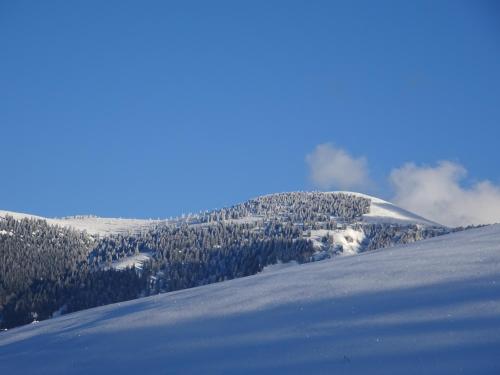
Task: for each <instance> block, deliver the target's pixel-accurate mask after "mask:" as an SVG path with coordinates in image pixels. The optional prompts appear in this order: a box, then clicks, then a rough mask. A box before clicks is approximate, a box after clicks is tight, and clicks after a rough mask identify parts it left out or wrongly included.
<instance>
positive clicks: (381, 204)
mask: <svg viewBox="0 0 500 375" xmlns="http://www.w3.org/2000/svg"><path fill="white" fill-rule="evenodd" d="M289 194H305V195H307V194H315V195H318V194H319V195H328V194H333V195H335V194H345V195H353V196H357V197H362V198H366V199H368V200H370V201H371V204H370V208H369V212H368V213H366V214H364V215H363V217H362V221H364V222H366V223H395V224H420V225H429V226H439V225H440V224H437V223H434V222H432V221H430V220H427V219H424V218H422V217H420V216H418V215H415V214H413V213H411V212H409V211H406V210H404V209H402V208H400V207H397V206H395V205H393V204H392V203H389V202H386V201H384V200H382V199H379V198H376V197H372V196H369V195H366V194H361V193H355V192H349V191H337V192H325V193H317V192H314V193H308V192H300V193H279V194H270V195H267V196H262V197H257V198H255V199H254V200H255V201H257V200H259V199H265V198H266V197H274V196H279V195H289ZM254 200H250V201H248V202H252V201H254ZM248 202H245V203H243V204H242V205H244V204H246V203H248ZM237 206H238V205H236V206H235V207H237ZM229 209H230V208H229ZM6 215H10V216H13V217H14V218H16V219H23V218H34V219H43V220H47V223H48V224H51V225H60V226H64V227H69V228H72V229H75V230H80V231H86V232H87V233H89V234H98V235H101V236H106V235H113V234H129V233H140V232H144V231H147V230H150V229H151V228H154V227H155V226H157V225H167V224H168V223H170V222H172V221H174V222H182V221H189V220H191V221H192V222H194V221H196V220H197V219H198V218H199V216H200V215H199V214H195V215H190V216H188V217H186V218H176V219H174V220H170V221H169V220H151V219H150V220H145V219H123V218H104V217H97V216H71V217H64V218H45V217H41V216H36V215H30V214H24V213H18V212H11V211H3V210H0V218H2V217H5V216H6ZM201 216H203V215H201ZM248 219H250V220H252V219H255V216H253V217H252V215H251V214H250V213H249V214H247V215H244V216H243V217H241V218H239V221H240V222H245V220H248Z"/></svg>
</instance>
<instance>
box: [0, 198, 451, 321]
mask: <svg viewBox="0 0 500 375" xmlns="http://www.w3.org/2000/svg"><path fill="white" fill-rule="evenodd" d="M21 219H22V220H21ZM75 229H76V230H75ZM82 229H83V231H82ZM450 231H451V229H449V228H445V227H442V226H439V225H437V224H434V223H431V222H429V221H427V220H425V219H422V218H420V217H418V216H416V215H413V214H411V213H408V212H406V211H404V210H401V209H399V208H397V207H396V206H393V205H391V204H390V203H388V202H384V201H382V200H379V199H376V198H373V197H369V196H366V195H362V194H357V193H350V192H292V193H278V194H270V195H265V196H261V197H257V198H255V199H251V200H248V201H246V202H243V203H240V204H236V205H234V206H231V207H226V208H222V209H218V210H212V211H206V212H200V213H198V214H190V215H186V216H183V217H180V218H176V219H171V220H169V221H148V220H127V219H105V218H95V217H88V216H78V217H72V218H62V219H47V220H45V219H43V218H39V217H35V216H30V215H24V214H13V215H11V214H9V213H7V212H3V213H1V214H0V259H1V260H2V261H1V262H0V328H12V327H15V326H19V325H22V324H28V323H30V322H32V321H33V320H34V319H37V320H45V319H48V318H51V317H52V316H53V315H54V314H55V315H57V314H60V313H69V312H74V311H78V310H82V309H85V308H90V307H95V306H101V305H104V304H108V303H113V302H119V301H124V300H128V299H134V298H137V297H139V296H147V295H152V294H157V293H164V292H171V291H175V290H180V289H185V288H192V287H196V286H200V285H205V284H210V283H215V282H219V281H224V280H230V279H234V278H239V277H243V276H249V275H254V274H256V273H259V272H261V271H262V270H263V269H264V268H266V267H267V268H269V266H272V265H275V264H277V263H289V262H295V263H298V264H302V263H308V262H313V261H320V260H324V259H327V258H331V257H337V256H348V255H353V254H357V253H360V252H365V251H371V250H374V249H378V248H384V247H391V246H395V245H399V244H405V243H411V242H415V241H419V240H422V239H425V238H429V237H434V236H439V235H442V234H446V233H449V232H450ZM95 234H99V235H98V236H96V235H95Z"/></svg>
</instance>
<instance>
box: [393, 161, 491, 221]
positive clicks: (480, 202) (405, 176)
mask: <svg viewBox="0 0 500 375" xmlns="http://www.w3.org/2000/svg"><path fill="white" fill-rule="evenodd" d="M466 175H467V171H466V170H465V168H464V167H463V166H461V165H460V164H457V163H453V162H449V161H443V162H440V163H438V164H437V166H435V167H429V166H424V167H419V166H416V165H415V164H413V163H409V164H406V165H404V166H403V167H401V168H399V169H394V170H393V171H392V173H391V175H390V181H391V183H392V184H393V186H394V188H395V193H396V195H395V197H394V199H393V202H394V203H396V204H398V205H400V206H401V207H404V208H406V209H408V210H410V211H413V212H415V213H417V214H420V215H422V216H424V217H426V218H428V219H431V220H434V221H436V222H438V223H441V224H445V225H449V226H459V225H467V224H489V223H494V222H500V187H499V186H495V185H494V184H492V183H491V182H489V181H481V182H479V183H476V184H474V185H473V186H471V187H469V188H465V187H463V186H461V184H460V182H461V181H462V180H463V179H464V178H465V176H466Z"/></svg>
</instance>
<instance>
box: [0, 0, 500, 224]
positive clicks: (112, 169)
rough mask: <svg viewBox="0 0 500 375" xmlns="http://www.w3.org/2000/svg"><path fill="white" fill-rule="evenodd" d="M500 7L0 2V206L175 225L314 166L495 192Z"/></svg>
mask: <svg viewBox="0 0 500 375" xmlns="http://www.w3.org/2000/svg"><path fill="white" fill-rule="evenodd" d="M497 4H498V3H495V2H494V1H423V2H413V1H394V2H374V1H366V2H362V1H354V2H353V1H342V2H335V1H289V0H287V1H227V2H220V1H210V2H209V1H199V2H195V1H133V2H132V1H88V0H87V1H79V2H77V1H6V0H3V1H1V2H0V68H1V69H0V130H1V131H0V145H1V152H2V159H1V160H2V162H1V172H0V209H7V210H13V211H21V212H31V213H36V214H40V215H46V216H63V215H70V214H83V213H92V214H97V215H101V216H129V217H165V216H170V215H177V214H180V213H182V212H190V211H198V210H201V209H208V208H215V207H221V206H224V205H228V204H233V203H236V202H238V201H240V200H243V199H247V198H250V197H253V196H256V195H259V194H263V193H270V192H277V191H288V190H304V189H310V188H312V186H311V184H310V182H309V181H308V170H307V165H306V162H305V156H306V154H308V153H309V152H311V151H312V150H313V149H314V147H315V146H316V145H318V144H321V143H325V142H334V143H335V144H336V145H338V146H339V147H342V148H344V149H346V150H348V152H350V153H352V154H353V155H355V156H364V157H366V158H367V159H368V160H369V163H370V173H371V177H372V179H373V180H374V181H375V182H376V186H377V187H376V188H375V189H374V190H376V191H375V192H376V193H378V194H379V195H382V196H387V195H389V194H390V191H389V187H388V186H387V182H386V178H387V175H388V173H389V172H390V170H391V169H392V168H394V167H398V166H400V165H402V164H403V163H405V162H408V161H414V162H416V163H419V164H420V163H424V164H425V163H428V164H432V163H434V162H436V161H438V160H442V159H446V160H452V161H457V162H459V163H461V164H462V165H464V166H465V167H466V168H467V169H468V170H469V173H470V177H471V179H479V180H480V179H490V180H491V181H492V182H494V183H499V182H500V168H499V166H500V6H499V5H497Z"/></svg>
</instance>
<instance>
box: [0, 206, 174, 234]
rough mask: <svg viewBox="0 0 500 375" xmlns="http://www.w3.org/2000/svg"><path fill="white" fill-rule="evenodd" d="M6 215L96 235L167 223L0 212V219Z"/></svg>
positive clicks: (135, 229)
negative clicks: (36, 220) (51, 216)
mask: <svg viewBox="0 0 500 375" xmlns="http://www.w3.org/2000/svg"><path fill="white" fill-rule="evenodd" d="M7 215H9V216H12V217H14V219H17V220H21V219H24V218H26V219H38V220H46V221H47V223H48V224H51V225H59V226H63V227H67V228H72V229H74V230H79V231H86V232H87V233H89V234H98V235H109V234H127V233H137V232H141V231H146V230H148V229H150V228H152V227H153V226H155V225H157V224H160V223H166V222H167V220H144V219H122V218H105V217H97V216H70V217H64V218H45V217H41V216H36V215H30V214H23V213H18V212H11V211H1V210H0V218H5V216H7Z"/></svg>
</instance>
